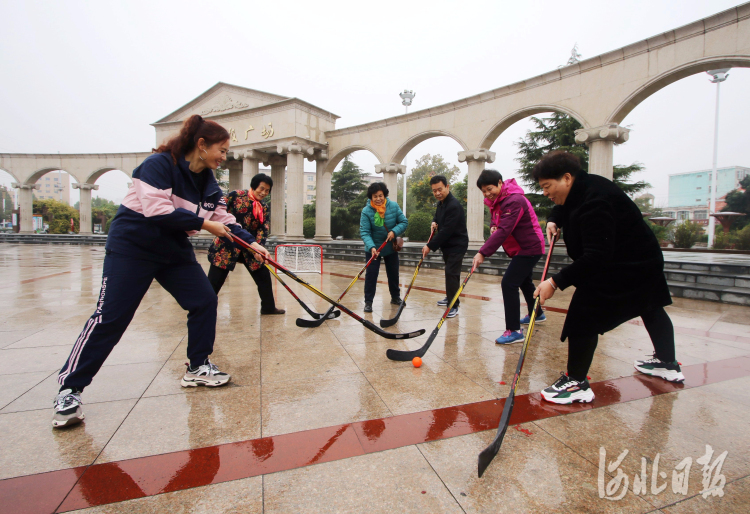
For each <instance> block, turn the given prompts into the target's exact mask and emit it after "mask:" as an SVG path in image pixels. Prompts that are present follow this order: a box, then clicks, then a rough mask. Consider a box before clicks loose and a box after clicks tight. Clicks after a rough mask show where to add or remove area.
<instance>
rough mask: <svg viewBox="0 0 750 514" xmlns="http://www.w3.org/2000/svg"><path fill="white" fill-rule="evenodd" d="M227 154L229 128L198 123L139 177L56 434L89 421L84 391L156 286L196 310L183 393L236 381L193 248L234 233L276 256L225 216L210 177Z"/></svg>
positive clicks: (115, 233) (122, 212) (116, 224)
mask: <svg viewBox="0 0 750 514" xmlns="http://www.w3.org/2000/svg"><path fill="white" fill-rule="evenodd" d="M228 150H229V133H228V132H227V131H226V129H224V128H223V127H222V126H221V125H219V124H218V123H216V122H213V121H206V120H204V119H203V118H201V117H200V116H198V115H195V116H191V117H190V118H188V119H187V120H185V123H184V124H183V126H182V129H181V130H180V133H179V134H178V135H177V136H175V137H174V138H172V139H171V140H169V141H168V142H167V143H165V144H163V145H161V146H160V147H159V148H158V149H156V150H155V151H154V152H155V153H154V155H151V156H149V157H147V158H146V160H144V161H143V163H142V164H141V165H140V166H138V167H137V168H136V169H135V170H134V171H133V187H132V188H130V190H129V191H128V194H127V196H126V197H125V199H124V200H123V202H122V205H120V208H119V210H118V211H117V215H116V216H115V218H114V219H113V220H112V225H111V227H110V231H109V236H108V237H107V246H106V256H105V258H104V269H103V272H102V287H101V291H100V293H99V298H98V299H97V305H96V310H95V311H94V314H93V315H92V316H91V317H90V318H89V320H88V321H87V322H86V325H85V326H84V328H83V331H82V332H81V334H80V335H79V336H78V339H77V340H76V343H75V345H74V346H73V350H72V351H71V353H70V356H69V357H68V360H67V362H66V363H65V366H63V368H62V370H61V371H60V375H59V377H58V382H59V383H60V385H61V387H60V393H59V394H58V395H57V398H56V399H55V406H54V411H55V412H54V417H53V420H52V426H53V427H64V426H69V425H73V424H76V423H79V422H80V421H82V420H83V418H84V415H83V411H82V409H81V392H82V391H83V389H84V388H85V387H86V386H88V385H89V384H90V383H91V380H92V379H93V378H94V375H96V373H97V372H98V371H99V368H101V366H102V364H104V361H105V359H106V358H107V356H108V355H109V353H110V352H111V351H112V349H113V348H114V347H115V345H116V344H117V343H118V342H119V341H120V338H121V337H122V335H123V333H124V332H125V329H126V328H127V327H128V324H129V323H130V321H131V320H132V319H133V315H134V314H135V311H136V309H137V308H138V305H139V304H140V302H141V300H142V299H143V296H144V295H145V294H146V291H148V288H149V286H150V285H151V282H152V281H153V280H154V279H156V281H157V282H159V284H160V285H161V286H162V287H163V288H164V289H166V290H167V291H168V292H169V293H170V294H171V295H172V296H174V298H175V300H177V303H179V304H180V307H182V308H183V309H185V310H186V311H188V316H187V328H188V347H187V356H188V358H189V359H190V363H189V365H188V369H187V370H186V373H185V375H184V377H183V378H182V386H183V387H195V386H197V385H206V386H209V387H215V386H220V385H224V384H226V383H227V382H229V380H230V378H231V377H230V376H229V375H228V374H227V373H223V372H221V371H219V369H218V368H217V367H216V365H215V364H213V363H212V362H210V361H209V360H208V356H209V355H211V353H212V352H213V346H214V336H215V333H216V305H217V300H216V293H214V291H213V289H212V288H211V285H210V284H209V282H208V279H207V278H206V275H205V273H204V272H203V269H202V268H201V266H200V265H199V264H198V263H197V262H196V260H195V253H194V252H193V247H192V245H191V244H190V241H189V240H188V236H189V235H193V234H196V233H198V231H199V230H201V229H203V230H207V231H208V232H211V233H212V234H214V235H215V236H217V237H229V235H230V234H234V235H236V236H238V237H240V238H241V239H243V240H244V241H247V242H248V243H251V244H252V246H253V247H254V248H255V249H256V250H257V251H258V252H259V253H260V254H262V255H264V256H266V257H267V256H268V252H267V251H266V250H265V249H264V248H263V247H262V246H260V245H258V244H257V243H256V242H255V239H254V238H253V236H252V235H251V234H249V233H248V232H247V231H245V230H243V229H242V227H240V226H239V225H238V224H237V222H236V220H235V218H234V216H232V215H230V214H227V211H226V203H225V202H224V199H223V193H222V191H221V189H219V186H218V184H217V183H216V179H215V178H214V175H213V172H212V170H214V169H216V168H218V167H219V165H220V164H221V163H222V162H224V160H225V159H226V154H227V151H228Z"/></svg>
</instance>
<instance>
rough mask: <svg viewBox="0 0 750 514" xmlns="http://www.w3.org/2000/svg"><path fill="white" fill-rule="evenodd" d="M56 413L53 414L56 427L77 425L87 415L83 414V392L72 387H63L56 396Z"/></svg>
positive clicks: (53, 424) (53, 423)
mask: <svg viewBox="0 0 750 514" xmlns="http://www.w3.org/2000/svg"><path fill="white" fill-rule="evenodd" d="M54 401H55V414H54V416H52V426H53V427H54V428H62V427H69V426H71V425H77V424H78V423H80V422H81V421H83V419H84V418H85V417H86V416H84V415H83V409H81V405H83V402H82V401H81V393H79V392H74V391H73V390H72V389H63V390H62V391H60V392H59V393H58V394H57V397H56V398H55V400H54Z"/></svg>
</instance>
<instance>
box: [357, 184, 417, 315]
mask: <svg viewBox="0 0 750 514" xmlns="http://www.w3.org/2000/svg"><path fill="white" fill-rule="evenodd" d="M367 198H369V199H370V202H369V203H368V204H367V205H365V208H364V209H362V216H360V219H359V235H360V236H361V237H362V241H363V242H364V243H365V260H368V259H370V257H372V256H376V257H377V258H376V259H375V260H374V261H373V262H372V264H370V266H369V267H368V268H367V272H366V273H365V312H372V301H373V299H374V298H375V288H376V287H377V284H378V274H379V273H380V260H381V258H382V259H383V260H384V261H385V272H386V274H387V275H388V290H389V291H390V293H391V303H392V304H393V305H401V291H400V290H399V287H398V252H396V251H394V250H393V240H394V239H395V238H396V237H398V236H402V235H403V234H404V232H406V227H407V226H408V225H409V222H408V221H407V219H406V216H404V213H403V212H402V211H401V208H400V207H399V206H398V204H397V203H396V202H393V201H391V200H389V199H388V188H387V187H386V185H385V184H384V183H383V182H375V183H374V184H370V187H368V188H367ZM386 240H387V241H390V242H389V243H388V244H387V245H385V247H384V248H383V250H382V251H381V252H380V255H378V248H380V245H382V244H383V241H386Z"/></svg>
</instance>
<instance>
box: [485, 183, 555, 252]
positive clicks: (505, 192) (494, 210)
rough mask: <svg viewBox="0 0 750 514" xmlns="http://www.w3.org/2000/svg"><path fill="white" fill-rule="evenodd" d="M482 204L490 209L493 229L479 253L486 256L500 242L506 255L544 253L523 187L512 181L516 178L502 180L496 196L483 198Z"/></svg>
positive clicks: (535, 221)
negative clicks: (493, 198)
mask: <svg viewBox="0 0 750 514" xmlns="http://www.w3.org/2000/svg"><path fill="white" fill-rule="evenodd" d="M484 203H485V205H487V207H489V208H490V215H491V216H492V226H493V227H497V230H495V232H494V233H493V234H492V235H491V236H490V238H489V239H487V241H486V242H485V243H484V246H482V247H481V248H480V249H479V253H481V254H482V255H484V256H485V257H489V256H490V255H492V254H493V253H495V252H496V251H497V249H498V248H500V245H502V247H503V250H505V253H507V254H508V255H509V256H510V257H514V256H516V255H543V254H544V234H542V229H541V227H540V226H539V221H538V220H537V218H536V213H535V212H534V209H533V208H532V207H531V203H530V202H529V201H528V200H527V199H526V197H525V196H524V193H523V189H521V188H520V186H519V185H518V184H516V179H510V180H506V181H505V182H503V187H502V189H501V190H500V195H498V197H497V198H495V200H494V201H490V200H488V199H487V198H485V199H484Z"/></svg>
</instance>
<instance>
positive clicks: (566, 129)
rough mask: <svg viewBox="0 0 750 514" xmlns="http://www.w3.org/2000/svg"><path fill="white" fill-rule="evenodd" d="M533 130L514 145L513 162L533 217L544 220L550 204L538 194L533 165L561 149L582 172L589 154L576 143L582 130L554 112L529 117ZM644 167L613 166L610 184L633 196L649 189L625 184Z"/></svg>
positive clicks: (583, 145)
mask: <svg viewBox="0 0 750 514" xmlns="http://www.w3.org/2000/svg"><path fill="white" fill-rule="evenodd" d="M531 120H532V122H533V123H534V125H536V130H529V131H528V132H527V133H526V137H524V138H523V139H521V140H520V141H519V142H518V143H517V146H518V150H519V151H518V154H519V156H518V158H516V160H517V161H518V162H519V164H520V165H521V167H520V169H519V170H518V171H519V173H520V175H521V177H522V180H523V182H524V186H526V188H528V189H529V190H531V191H533V192H532V193H527V194H526V197H527V198H528V199H529V202H531V205H532V206H533V207H534V210H535V211H536V213H537V216H538V217H539V218H540V219H544V218H546V217H547V215H548V214H549V211H550V210H551V209H552V207H553V205H554V204H553V203H552V202H551V201H550V200H548V199H547V198H546V197H545V196H544V195H542V194H540V193H539V192H540V191H541V188H540V187H539V184H538V183H537V182H536V180H534V179H533V178H532V176H531V172H532V170H533V169H534V166H536V163H537V162H539V160H540V159H541V158H542V157H543V156H544V155H546V154H547V153H549V152H551V151H553V150H563V151H565V152H569V153H572V154H573V155H575V156H576V157H578V158H579V159H580V160H581V167H582V168H583V170H584V171H588V169H589V153H588V149H587V148H586V145H585V144H580V143H576V140H575V131H576V130H577V129H580V128H583V127H582V126H581V124H580V123H578V121H577V120H576V119H575V118H571V117H570V116H568V115H567V114H563V113H559V112H555V113H553V114H552V115H551V116H550V117H548V118H537V117H532V118H531ZM643 170H644V167H643V165H642V164H640V163H633V164H631V165H630V166H619V165H618V166H614V170H613V175H614V176H613V181H614V183H615V184H617V185H618V186H620V188H621V189H622V190H623V191H624V192H625V193H627V194H628V195H631V196H632V195H634V194H635V193H638V192H639V191H642V190H644V189H647V188H649V187H651V185H650V184H648V183H647V182H644V181H642V180H641V181H638V182H629V180H630V177H631V175H632V174H633V173H637V172H639V171H643Z"/></svg>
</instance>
